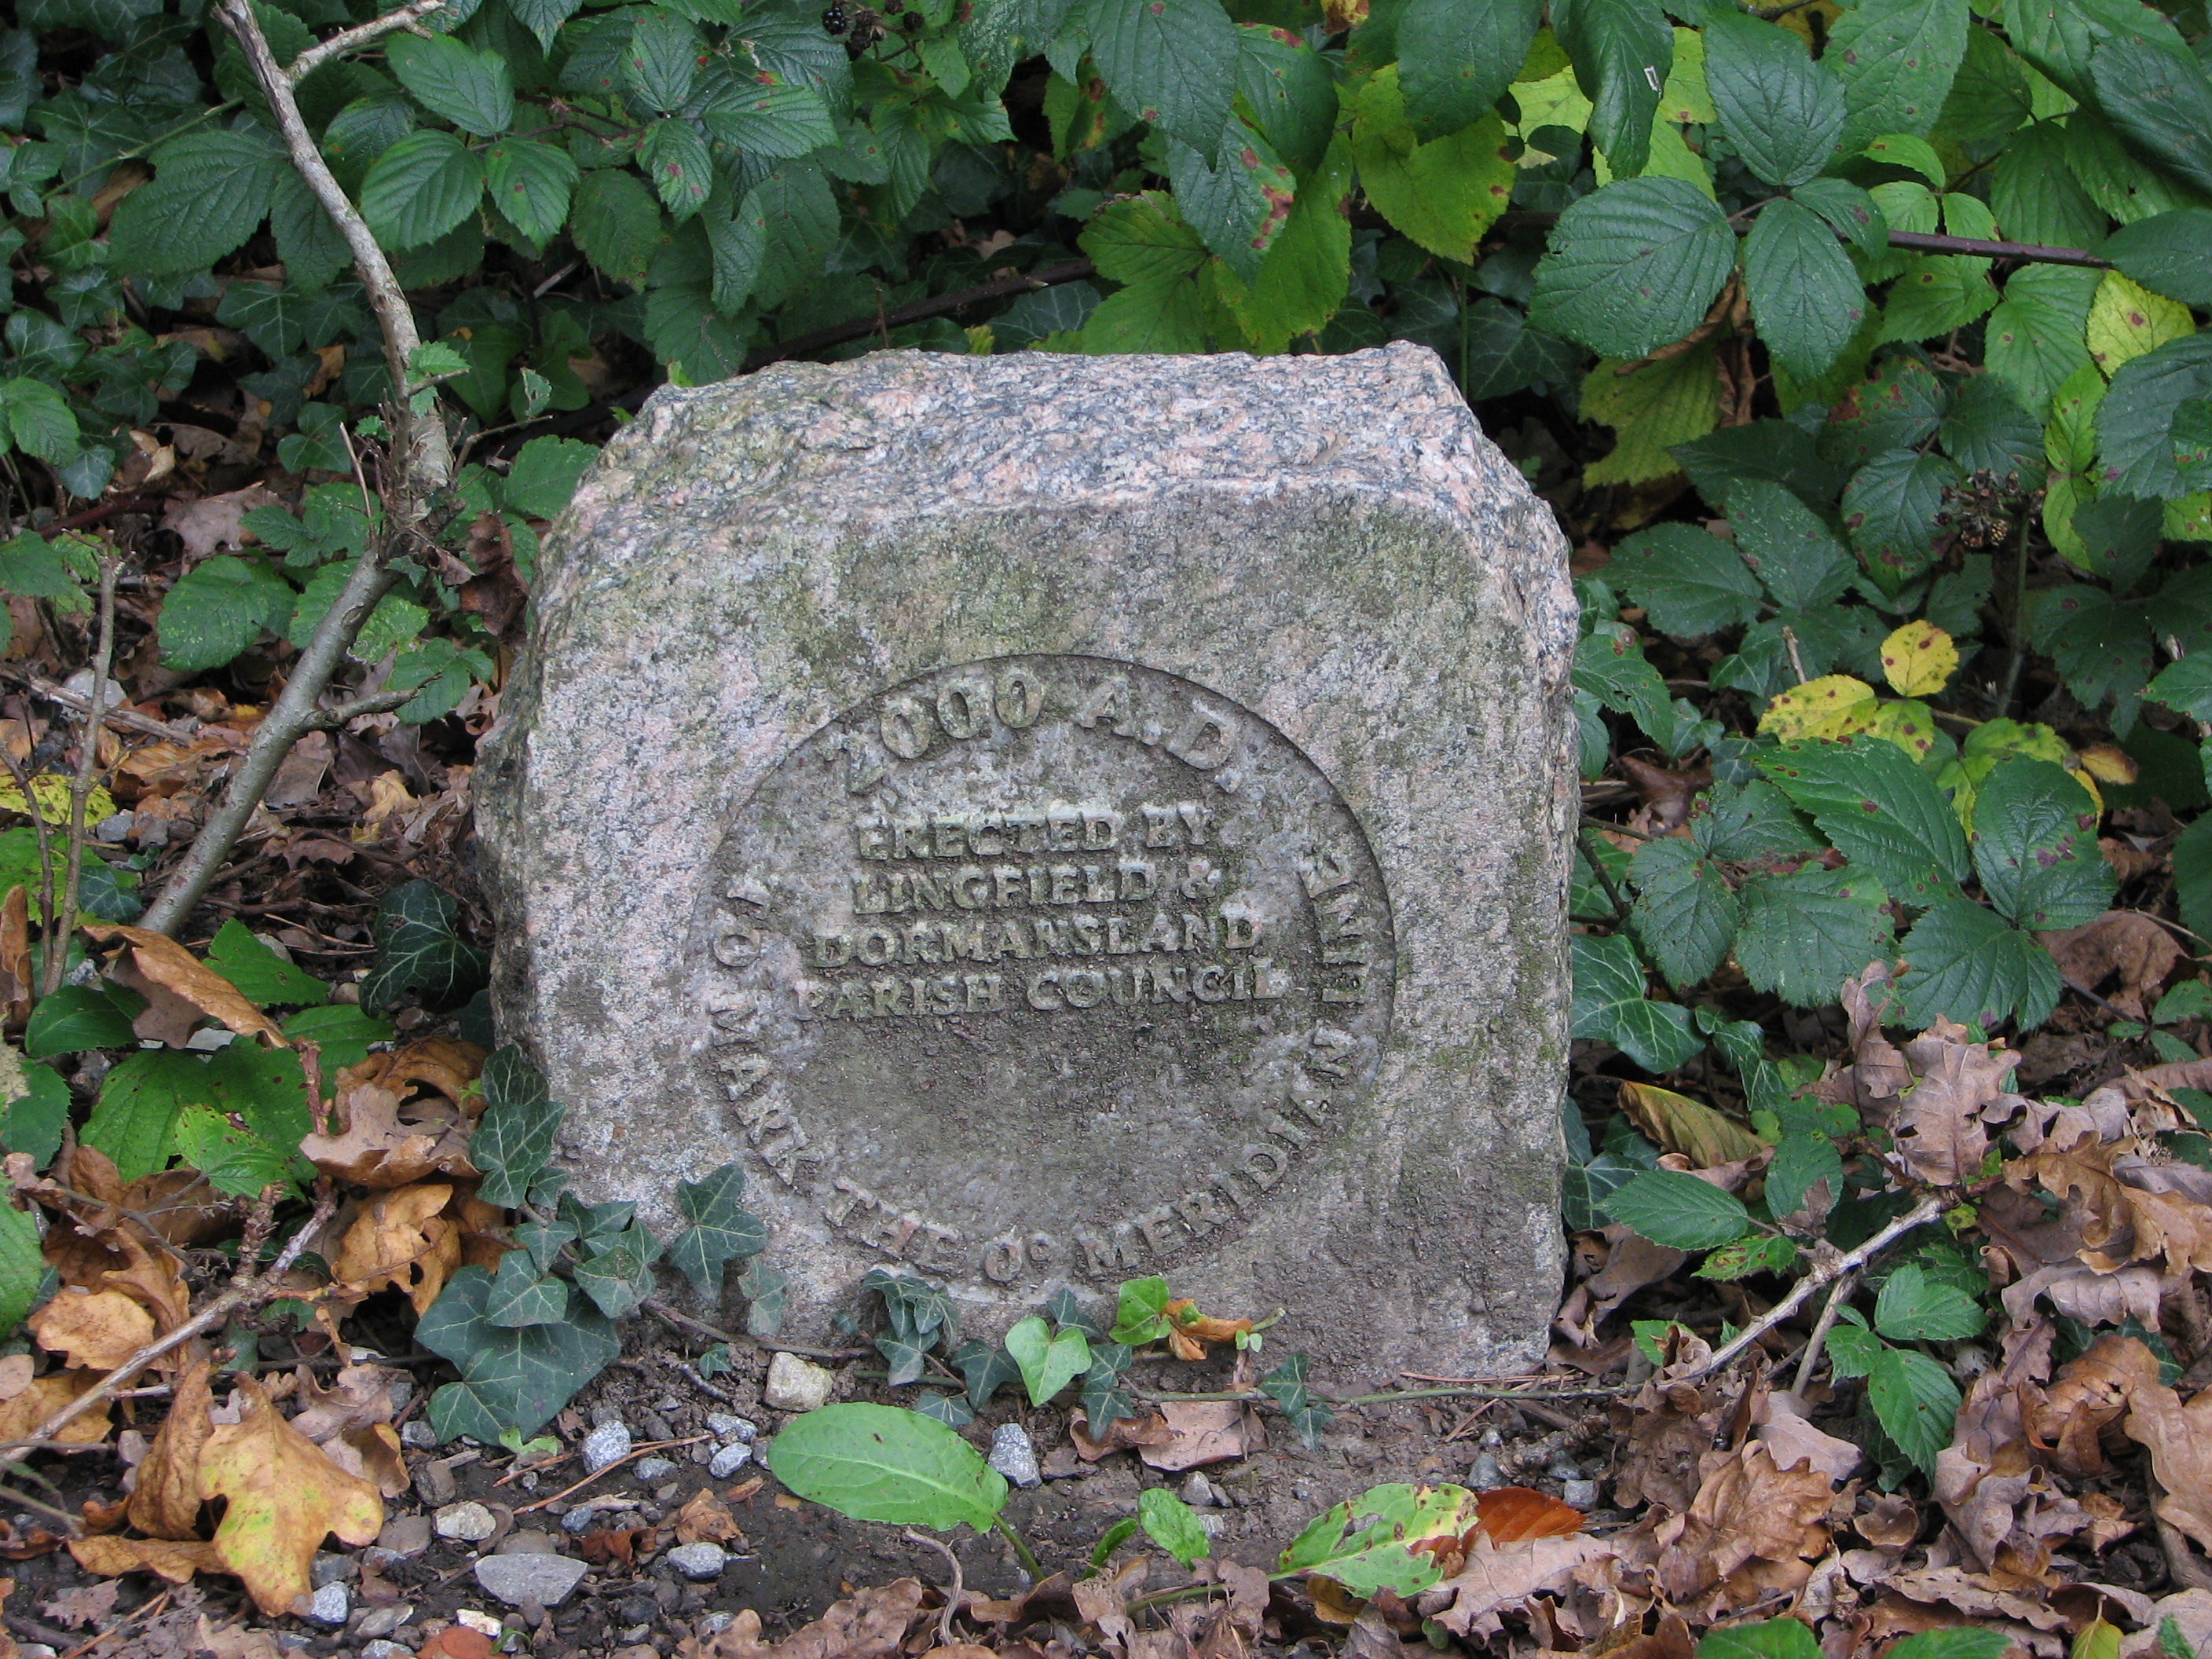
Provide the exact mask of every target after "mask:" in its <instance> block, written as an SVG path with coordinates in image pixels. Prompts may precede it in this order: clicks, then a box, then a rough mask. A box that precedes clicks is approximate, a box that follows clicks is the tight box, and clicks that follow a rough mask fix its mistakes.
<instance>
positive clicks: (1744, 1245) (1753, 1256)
mask: <svg viewBox="0 0 2212 1659" xmlns="http://www.w3.org/2000/svg"><path fill="white" fill-rule="evenodd" d="M1796 1260H1797V1246H1796V1244H1795V1243H1792V1242H1791V1241H1790V1240H1789V1239H1787V1238H1784V1237H1782V1236H1781V1235H1780V1234H1778V1233H1768V1234H1766V1235H1765V1236H1763V1237H1757V1238H1740V1239H1738V1240H1737V1241H1736V1242H1735V1243H1733V1244H1723V1245H1722V1246H1721V1247H1720V1249H1717V1250H1715V1251H1714V1252H1713V1253H1712V1254H1711V1255H1709V1256H1707V1257H1706V1258H1705V1260H1704V1261H1701V1262H1699V1264H1698V1267H1697V1271H1696V1272H1695V1273H1693V1274H1692V1278H1696V1279H1748V1278H1749V1277H1750V1276H1751V1275H1752V1274H1753V1273H1786V1272H1788V1271H1789V1269H1790V1267H1791V1266H1792V1265H1793V1264H1794V1263H1795V1262H1796Z"/></svg>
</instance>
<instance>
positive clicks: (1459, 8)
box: [1398, 0, 1543, 137]
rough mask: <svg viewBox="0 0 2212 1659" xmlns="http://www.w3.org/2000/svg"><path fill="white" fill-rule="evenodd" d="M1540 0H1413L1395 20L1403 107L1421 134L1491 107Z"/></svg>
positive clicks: (1447, 128) (1515, 65) (1531, 28)
mask: <svg viewBox="0 0 2212 1659" xmlns="http://www.w3.org/2000/svg"><path fill="white" fill-rule="evenodd" d="M1542 17H1543V6H1542V4H1541V0H1412V3H1411V4H1409V5H1408V6H1407V8H1406V9H1405V12H1404V15H1401V17H1400V18H1399V20H1398V75H1399V81H1400V83H1401V86H1402V87H1403V88H1404V91H1405V95H1406V113H1407V117H1408V118H1410V119H1411V120H1412V121H1413V125H1414V127H1415V129H1416V130H1417V131H1419V132H1420V133H1421V134H1422V135H1423V136H1424V137H1435V136H1437V135H1438V134H1441V133H1446V132H1457V131H1460V129H1461V128H1462V127H1470V126H1473V125H1474V124H1475V123H1476V122H1477V121H1480V119H1481V118H1483V117H1484V116H1486V115H1487V114H1488V113H1490V106H1492V104H1495V103H1496V102H1497V101H1498V94H1500V93H1502V92H1504V90H1505V88H1507V86H1509V85H1510V84H1511V82H1512V81H1513V78H1514V76H1516V75H1517V74H1518V73H1519V72H1520V69H1521V65H1522V63H1523V62H1524V61H1525V60H1526V59H1527V58H1528V46H1529V43H1530V42H1531V41H1533V40H1534V39H1535V38H1536V27H1537V25H1538V23H1539V22H1540V21H1541V19H1542Z"/></svg>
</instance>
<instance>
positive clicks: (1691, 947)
mask: <svg viewBox="0 0 2212 1659" xmlns="http://www.w3.org/2000/svg"><path fill="white" fill-rule="evenodd" d="M1630 879H1631V880H1632V881H1633V882H1634V883H1635V884H1636V887H1637V890H1638V897H1637V901H1636V908H1635V909H1634V911H1633V912H1632V913H1631V915H1630V918H1629V925H1630V926H1631V927H1633V928H1634V929H1635V930H1636V937H1637V938H1638V939H1639V940H1640V941H1642V943H1643V945H1644V951H1645V952H1646V953H1647V954H1648V955H1650V957H1651V959H1652V960H1653V961H1654V962H1656V963H1658V964H1659V971H1660V972H1662V974H1664V975H1667V978H1668V982H1669V983H1670V984H1673V985H1674V986H1675V987H1677V988H1680V987H1687V986H1691V985H1694V984H1696V983H1697V982H1698V981H1699V980H1701V979H1704V978H1705V976H1706V975H1708V974H1710V973H1711V972H1712V971H1713V969H1716V968H1717V967H1719V966H1720V965H1721V963H1723V961H1724V960H1726V959H1727V957H1728V952H1729V943H1730V942H1731V941H1732V940H1733V939H1735V930H1736V924H1737V922H1738V921H1739V920H1740V919H1741V915H1742V907H1741V904H1740V903H1739V902H1738V901H1737V898H1736V896H1735V893H1734V892H1732V891H1730V890H1729V885H1728V883H1727V882H1726V881H1724V880H1723V879H1722V877H1721V872H1719V870H1717V868H1715V867H1714V866H1713V865H1712V864H1711V862H1710V861H1709V860H1706V859H1705V857H1704V856H1702V854H1701V853H1700V851H1699V848H1697V847H1696V846H1695V845H1694V844H1693V843H1692V842H1686V841H1682V840H1680V839H1678V838H1675V837H1673V836H1667V837H1662V838H1661V839H1659V840H1656V841H1647V842H1644V845H1643V846H1642V847H1641V848H1638V850H1637V854H1636V862H1635V864H1634V865H1633V866H1632V867H1631V873H1630Z"/></svg>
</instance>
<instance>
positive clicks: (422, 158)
mask: <svg viewBox="0 0 2212 1659" xmlns="http://www.w3.org/2000/svg"><path fill="white" fill-rule="evenodd" d="M595 176H596V175H595ZM483 184H484V170H483V161H480V160H479V159H478V158H477V155H475V154H474V152H472V151H471V149H469V148H468V146H466V145H465V144H464V143H461V141H460V140H459V139H458V138H456V137H453V134H452V133H450V132H435V131H423V132H410V133H409V134H408V135H407V136H406V137H404V138H402V139H400V140H399V141H398V143H395V144H393V145H392V148H391V149H387V150H386V151H385V152H384V154H383V155H380V156H378V157H377V158H376V160H375V161H374V163H373V164H372V165H371V166H370V167H369V169H368V179H365V180H364V181H363V182H362V187H361V212H362V217H363V218H364V219H366V220H368V228H370V229H371V230H373V231H374V232H375V233H376V237H377V240H379V241H380V242H382V243H384V244H385V245H386V246H387V247H391V248H398V249H404V248H410V247H421V246H424V245H425V244H426V243H429V242H435V241H436V240H438V239H439V238H440V237H441V236H443V235H444V234H446V233H447V231H449V230H451V229H453V227H454V226H456V225H458V224H459V223H460V222H461V221H462V220H464V219H465V218H467V217H468V216H469V215H471V213H473V212H475V211H476V208H477V202H478V201H480V200H481V199H482V198H483Z"/></svg>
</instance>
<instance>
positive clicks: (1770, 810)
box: [1690, 778, 1820, 863]
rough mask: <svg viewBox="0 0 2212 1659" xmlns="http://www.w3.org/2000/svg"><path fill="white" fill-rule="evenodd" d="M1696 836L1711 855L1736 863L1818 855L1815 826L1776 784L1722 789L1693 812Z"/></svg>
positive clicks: (1706, 795) (1709, 794) (1713, 789)
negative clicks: (1799, 815) (1799, 811)
mask: <svg viewBox="0 0 2212 1659" xmlns="http://www.w3.org/2000/svg"><path fill="white" fill-rule="evenodd" d="M1690 835H1691V837H1692V839H1693V840H1694V841H1695V842H1697V844H1698V845H1699V847H1701V848H1704V849H1705V851H1706V853H1708V854H1710V855H1711V856H1712V857H1714V858H1717V859H1722V860H1727V861H1728V862H1730V863H1741V862H1748V861H1750V860H1755V859H1763V858H1780V857H1787V856H1788V855H1789V854H1793V853H1809V852H1813V851H1815V850H1817V849H1818V848H1819V847H1820V838H1819V837H1818V836H1815V835H1814V833H1813V829H1812V826H1811V825H1810V824H1808V823H1806V822H1805V820H1804V819H1802V818H1801V817H1798V816H1797V814H1796V811H1794V810H1792V808H1791V807H1790V800H1789V798H1788V797H1787V796H1785V795H1784V793H1782V792H1781V791H1780V790H1779V789H1777V788H1776V787H1774V786H1773V785H1772V784H1771V783H1767V782H1765V781H1763V780H1760V779H1756V778H1754V779H1753V780H1752V781H1750V782H1748V783H1742V784H1735V783H1722V784H1716V785H1714V786H1713V787H1711V789H1708V790H1706V791H1705V793H1703V794H1702V795H1700V796H1699V797H1698V799H1697V803H1696V805H1693V806H1692V807H1691V809H1690Z"/></svg>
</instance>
